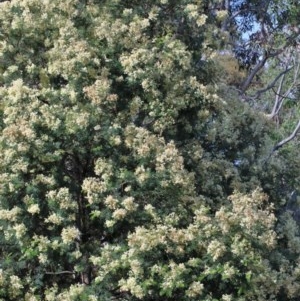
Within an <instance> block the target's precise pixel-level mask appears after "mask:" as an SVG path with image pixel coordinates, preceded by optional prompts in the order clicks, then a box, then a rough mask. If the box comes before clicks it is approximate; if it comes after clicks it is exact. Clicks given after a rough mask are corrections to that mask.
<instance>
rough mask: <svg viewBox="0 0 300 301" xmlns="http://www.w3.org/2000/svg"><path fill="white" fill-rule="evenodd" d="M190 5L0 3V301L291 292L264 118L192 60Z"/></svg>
mask: <svg viewBox="0 0 300 301" xmlns="http://www.w3.org/2000/svg"><path fill="white" fill-rule="evenodd" d="M203 3H204V1H195V0H188V1H179V0H177V1H176V0H174V1H173V0H172V1H171V0H160V1H159V0H157V1H143V2H141V3H138V2H137V1H119V0H113V1H97V0H94V1H79V0H72V1H59V0H52V1H47V0H43V1H40V0H22V1H17V0H12V1H2V2H1V3H0V28H1V33H0V60H1V67H0V95H1V106H0V110H1V122H0V126H1V135H0V179H1V181H0V183H1V184H0V228H1V233H0V250H1V252H0V298H1V300H31V301H33V300H45V301H51V300H57V301H59V300H61V301H66V300H90V301H94V300H130V301H134V300H145V301H146V300H149V301H150V300H156V301H159V300H183V301H184V300H207V301H208V300H211V301H213V300H220V301H221V300H223V301H229V300H239V301H244V300H262V301H265V300H276V298H281V299H280V300H294V299H293V298H297V296H299V285H298V284H297V281H298V279H299V267H298V263H299V252H300V249H299V239H298V237H299V230H298V226H297V224H296V223H295V221H294V220H293V219H292V217H291V215H290V214H289V213H285V215H283V214H282V215H280V216H279V215H277V216H276V213H277V211H278V208H279V207H278V206H279V205H278V204H279V202H280V200H279V199H276V197H278V195H277V194H276V193H274V194H273V195H272V198H271V197H270V198H268V195H267V194H266V192H267V187H270V185H271V187H272V185H274V182H272V181H269V180H268V177H269V175H270V174H271V175H274V174H275V175H276V169H272V167H270V168H269V169H266V170H264V171H263V170H262V168H261V167H260V165H261V164H260V162H261V158H262V157H263V156H264V155H265V154H266V149H267V147H268V143H269V141H270V140H271V138H270V136H269V132H268V131H269V128H268V124H267V121H266V120H264V119H263V117H261V116H256V115H255V114H254V113H253V112H252V111H251V109H250V108H248V107H247V106H244V105H242V104H239V105H238V106H237V103H236V102H235V100H234V99H233V100H231V99H230V98H229V99H222V98H221V97H220V96H219V95H218V90H217V88H216V86H215V84H214V74H213V73H211V78H207V77H206V76H204V75H203V74H202V73H204V71H205V70H204V69H203V70H202V69H201V70H200V71H199V68H198V67H197V64H196V62H197V61H199V60H206V61H207V62H208V61H209V60H210V59H211V58H212V57H213V51H214V50H213V49H212V48H210V47H209V46H208V45H209V41H208V40H207V39H208V38H207V37H206V35H205V31H206V30H212V29H213V28H214V27H213V26H214V23H213V22H212V21H211V20H210V18H209V16H208V15H207V12H206V11H205V6H204V5H203ZM220 13H221V12H220ZM218 18H224V14H222V15H220V14H219V16H218ZM206 71H207V72H208V71H209V69H208V70H206ZM240 111H242V112H243V114H240ZM245 120H247V121H245ZM245 124H247V127H246V126H245ZM278 160H279V159H278ZM237 162H238V164H237ZM275 163H276V162H275ZM275 163H274V164H275ZM275 165H276V164H275ZM274 177H275V176H274ZM268 185H269V186H268ZM277 217H278V218H277ZM291 229H292V230H291ZM285 244H287V245H288V248H289V250H287V247H285ZM284 298H285V299H284Z"/></svg>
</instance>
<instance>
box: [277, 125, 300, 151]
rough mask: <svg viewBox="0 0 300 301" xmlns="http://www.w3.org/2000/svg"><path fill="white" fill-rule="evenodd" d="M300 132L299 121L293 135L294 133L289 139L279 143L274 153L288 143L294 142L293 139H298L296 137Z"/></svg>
mask: <svg viewBox="0 0 300 301" xmlns="http://www.w3.org/2000/svg"><path fill="white" fill-rule="evenodd" d="M299 130H300V120H299V121H298V124H297V126H296V127H295V129H294V131H293V133H292V134H291V135H290V136H289V137H287V138H285V139H283V140H281V141H280V142H279V143H277V144H276V145H275V146H274V148H273V152H275V151H276V150H278V149H279V148H281V147H282V146H283V145H285V144H286V143H288V142H290V141H291V140H293V139H294V138H295V137H296V135H297V134H298V132H299Z"/></svg>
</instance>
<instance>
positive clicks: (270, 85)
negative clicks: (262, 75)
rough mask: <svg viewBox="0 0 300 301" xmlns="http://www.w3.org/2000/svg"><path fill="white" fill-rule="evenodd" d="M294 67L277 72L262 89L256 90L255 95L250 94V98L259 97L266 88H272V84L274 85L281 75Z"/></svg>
mask: <svg viewBox="0 0 300 301" xmlns="http://www.w3.org/2000/svg"><path fill="white" fill-rule="evenodd" d="M293 68H294V67H291V68H288V69H286V70H284V71H282V72H281V73H279V74H278V75H277V76H276V77H275V78H274V80H273V81H272V82H271V83H269V84H268V85H267V86H266V87H264V88H263V89H260V90H257V91H256V93H255V95H253V96H251V97H252V98H259V97H260V96H261V94H263V93H265V92H267V91H268V90H270V89H272V88H274V86H275V85H276V82H277V81H278V80H279V79H280V77H281V76H283V75H285V74H286V73H288V72H289V71H291V70H292V69H293Z"/></svg>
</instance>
